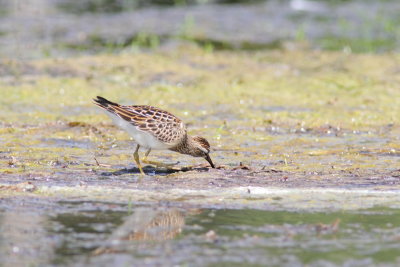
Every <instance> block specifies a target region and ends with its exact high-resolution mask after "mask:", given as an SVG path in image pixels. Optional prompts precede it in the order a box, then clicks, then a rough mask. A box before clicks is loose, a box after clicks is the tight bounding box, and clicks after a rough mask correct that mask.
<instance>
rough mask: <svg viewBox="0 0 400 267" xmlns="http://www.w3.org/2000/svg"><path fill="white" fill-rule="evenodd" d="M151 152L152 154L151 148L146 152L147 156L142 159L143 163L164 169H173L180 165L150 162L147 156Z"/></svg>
mask: <svg viewBox="0 0 400 267" xmlns="http://www.w3.org/2000/svg"><path fill="white" fill-rule="evenodd" d="M150 152H151V148H149V150H147V151H146V154H144V158H143V159H142V162H144V163H147V164H151V165H154V166H156V167H164V168H168V167H171V166H174V165H176V164H178V163H169V164H167V163H162V162H158V161H151V160H148V159H147V156H148V155H149V154H150Z"/></svg>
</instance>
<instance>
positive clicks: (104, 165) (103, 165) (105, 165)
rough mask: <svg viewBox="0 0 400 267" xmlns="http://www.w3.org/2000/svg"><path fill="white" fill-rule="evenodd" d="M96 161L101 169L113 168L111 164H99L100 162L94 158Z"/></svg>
mask: <svg viewBox="0 0 400 267" xmlns="http://www.w3.org/2000/svg"><path fill="white" fill-rule="evenodd" d="M94 160H95V161H96V165H97V166H99V167H111V165H109V164H103V163H99V162H98V160H97V159H96V157H94Z"/></svg>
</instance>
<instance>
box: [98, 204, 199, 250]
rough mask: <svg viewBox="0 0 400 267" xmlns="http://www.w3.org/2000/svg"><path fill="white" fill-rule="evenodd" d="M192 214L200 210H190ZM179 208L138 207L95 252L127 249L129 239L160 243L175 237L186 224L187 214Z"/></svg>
mask: <svg viewBox="0 0 400 267" xmlns="http://www.w3.org/2000/svg"><path fill="white" fill-rule="evenodd" d="M188 212H189V213H191V214H195V213H198V212H199V211H198V210H191V211H188ZM186 213H187V212H183V211H181V210H178V209H170V210H157V209H151V208H137V209H135V211H134V213H133V214H132V215H131V216H129V217H127V218H126V220H125V222H124V223H123V224H122V225H121V226H120V227H118V228H117V229H116V230H115V231H114V232H113V233H112V234H111V236H110V237H109V238H108V239H107V240H106V241H105V242H104V243H105V245H104V246H102V247H99V248H97V249H96V250H95V251H94V252H93V254H94V255H99V254H104V253H118V252H122V251H125V250H126V249H127V247H129V245H128V244H127V241H129V242H130V243H132V241H138V242H136V244H138V243H143V242H145V243H158V242H162V241H165V240H169V239H173V238H175V237H176V236H177V235H178V234H179V233H181V231H182V228H183V226H184V225H185V214H186Z"/></svg>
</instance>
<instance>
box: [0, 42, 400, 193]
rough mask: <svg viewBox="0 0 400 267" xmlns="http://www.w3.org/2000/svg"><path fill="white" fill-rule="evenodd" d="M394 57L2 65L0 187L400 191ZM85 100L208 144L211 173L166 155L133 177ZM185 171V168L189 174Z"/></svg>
mask: <svg viewBox="0 0 400 267" xmlns="http://www.w3.org/2000/svg"><path fill="white" fill-rule="evenodd" d="M399 59H400V57H399V55H398V54H382V55H355V54H348V53H330V52H315V51H314V52H312V51H307V50H296V51H285V50H283V51H270V52H254V53H238V52H235V53H233V52H214V53H210V52H207V51H204V50H201V49H198V48H195V47H192V46H182V47H181V49H179V50H178V51H176V50H173V51H159V52H155V53H145V52H137V53H122V54H118V55H98V56H86V57H78V58H64V59H43V60H37V61H2V62H1V70H2V71H1V73H0V74H1V80H0V83H1V85H0V86H1V93H2V97H1V100H0V109H1V113H0V119H1V124H0V126H1V128H0V139H1V142H2V144H3V145H2V147H1V151H0V160H1V173H2V183H4V184H12V183H21V182H31V183H32V184H33V185H34V186H52V185H58V186H71V185H73V186H75V185H82V186H92V185H94V186H103V187H107V186H117V187H118V186H121V187H126V186H128V187H134V188H142V189H150V190H163V189H170V188H182V189H187V188H190V189H194V190H196V189H209V188H215V187H223V188H229V187H238V186H256V187H266V186H273V187H293V188H299V187H306V188H307V187H335V188H347V189H351V188H358V187H363V188H368V189H374V188H379V189H381V190H382V189H398V186H399V181H400V171H399V169H400V164H399V159H400V157H399V156H400V152H399V149H400V144H399V136H400V126H399V115H400V97H399V96H400V88H399V87H400V72H399V64H398V62H399ZM96 95H102V96H105V97H107V98H109V99H111V100H113V101H116V102H121V103H124V104H151V105H154V106H158V107H161V108H163V109H166V110H169V111H171V112H172V113H174V114H176V115H177V116H178V117H180V118H181V119H183V120H184V121H185V122H186V123H187V125H188V127H189V131H190V133H191V134H198V135H202V136H205V137H206V138H207V139H208V140H209V141H210V142H211V145H212V149H213V150H212V157H213V160H214V161H215V162H216V164H217V165H219V169H216V170H210V169H208V168H207V167H205V166H206V165H202V164H203V163H205V162H203V161H202V159H195V158H191V157H188V156H184V155H179V154H176V153H172V152H164V151H161V152H153V153H152V154H151V157H152V159H154V160H158V161H164V162H179V164H178V165H177V168H176V170H182V171H181V172H180V171H171V170H163V169H155V168H152V167H151V166H149V167H147V173H148V174H149V175H148V176H146V177H144V178H143V179H140V178H139V176H138V173H137V170H136V169H135V165H134V164H133V160H132V152H133V148H134V143H133V141H132V140H131V139H130V138H129V136H128V135H127V134H126V133H124V132H123V131H121V130H119V129H118V128H116V127H114V126H113V125H112V123H111V122H110V121H109V119H108V117H106V116H105V115H104V114H103V113H101V112H99V110H98V109H97V108H96V107H95V106H94V105H93V104H92V101H91V99H92V98H93V97H95V96H96ZM188 166H194V167H193V168H192V167H190V168H187V167H188Z"/></svg>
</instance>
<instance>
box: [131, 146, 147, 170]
mask: <svg viewBox="0 0 400 267" xmlns="http://www.w3.org/2000/svg"><path fill="white" fill-rule="evenodd" d="M139 148H140V145H137V146H136V150H135V153H133V158H134V159H135V162H136V165H137V166H138V168H139V171H140V173H141V174H142V175H145V173H144V171H143V168H142V165H141V164H140V161H139Z"/></svg>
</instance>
